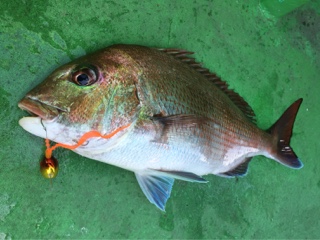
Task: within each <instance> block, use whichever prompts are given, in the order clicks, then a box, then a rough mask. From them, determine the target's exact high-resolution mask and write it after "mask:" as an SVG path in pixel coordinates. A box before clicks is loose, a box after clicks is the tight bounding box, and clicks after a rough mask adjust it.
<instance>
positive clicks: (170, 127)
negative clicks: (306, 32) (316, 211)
mask: <svg viewBox="0 0 320 240" xmlns="http://www.w3.org/2000/svg"><path fill="white" fill-rule="evenodd" d="M192 54H193V52H190V51H187V50H181V49H173V48H171V49H165V48H152V47H145V46H139V45H127V44H116V45H112V46H109V47H106V48H104V49H101V50H98V51H96V52H94V53H91V54H88V55H85V56H82V57H80V58H78V59H76V60H73V61H71V62H69V63H67V64H65V65H63V66H61V67H59V68H57V69H56V70H54V71H53V72H52V73H51V74H50V75H49V76H48V77H47V78H46V79H45V80H44V81H43V82H42V83H40V84H39V85H38V86H36V87H35V88H34V89H32V90H31V91H30V92H28V93H27V94H26V95H25V97H24V98H23V99H22V100H21V101H20V102H19V103H18V106H19V107H20V108H21V109H22V110H25V111H27V112H29V113H30V115H31V116H26V117H23V118H21V119H20V120H19V124H20V126H21V127H22V128H23V129H25V130H26V131H28V132H30V133H31V134H33V135H36V136H38V137H41V138H48V139H50V140H51V141H53V142H56V143H61V144H69V145H72V144H75V143H76V142H77V141H78V140H79V139H80V138H81V136H83V135H85V134H86V133H88V132H90V131H95V132H98V135H96V137H91V138H88V139H87V140H86V141H85V143H83V144H81V146H79V147H77V148H75V149H73V151H74V152H76V153H77V154H80V155H82V156H84V157H87V158H89V159H92V160H97V161H101V162H104V163H107V164H111V165H114V166H117V167H120V168H123V169H126V170H129V171H132V172H133V173H134V174H135V176H136V179H137V181H138V184H139V186H140V188H141V190H142V191H143V193H144V194H145V196H146V197H147V199H148V200H149V201H150V202H151V203H152V204H154V205H155V206H156V207H158V208H159V209H160V210H162V211H165V205H166V203H167V200H168V199H169V197H170V194H171V190H172V186H173V184H174V181H175V180H176V179H178V180H184V181H189V182H197V183H207V180H205V179H204V178H203V176H205V175H208V174H213V175H217V176H221V177H226V178H236V177H242V176H245V175H246V174H247V173H248V165H249V163H250V161H251V159H252V158H253V157H254V156H257V155H263V156H265V157H267V158H270V159H272V160H275V161H276V162H278V163H280V164H282V165H284V166H287V167H289V168H292V169H300V168H302V166H303V163H302V162H301V160H300V159H299V158H298V157H297V155H296V154H295V152H294V151H293V149H292V147H291V146H290V139H291V136H292V129H293V125H294V122H295V119H296V115H297V112H298V110H299V107H300V105H301V103H302V98H299V99H298V100H296V101H295V102H294V103H292V104H291V105H290V106H289V107H288V108H287V110H286V111H285V112H284V113H283V114H282V115H281V116H280V118H279V119H278V120H277V121H276V122H275V123H274V124H273V125H272V126H271V127H270V128H268V129H266V130H263V129H260V128H259V127H258V126H257V125H256V120H255V119H256V118H255V113H254V111H253V110H252V108H251V107H250V106H249V104H248V103H247V102H246V101H245V100H244V99H243V98H242V97H241V96H240V95H239V94H238V93H236V92H235V91H234V90H232V89H230V88H229V85H228V84H227V83H226V82H225V81H223V80H222V79H221V78H220V77H219V76H218V75H217V74H215V73H212V72H210V71H209V70H208V69H206V68H204V67H202V64H200V63H198V62H197V61H196V60H195V59H194V58H193V57H192ZM111 133H112V134H111ZM108 134H109V135H108ZM110 134H111V135H110ZM104 135H108V136H110V137H108V138H104V137H102V136H104Z"/></svg>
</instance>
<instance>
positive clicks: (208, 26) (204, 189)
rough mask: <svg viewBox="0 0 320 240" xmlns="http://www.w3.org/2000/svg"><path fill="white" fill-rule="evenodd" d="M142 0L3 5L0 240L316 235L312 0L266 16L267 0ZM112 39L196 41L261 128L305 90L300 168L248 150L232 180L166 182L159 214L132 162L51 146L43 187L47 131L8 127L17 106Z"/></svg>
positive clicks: (297, 139)
mask: <svg viewBox="0 0 320 240" xmlns="http://www.w3.org/2000/svg"><path fill="white" fill-rule="evenodd" d="M6 2H7V3H6ZM65 2H68V3H65ZM142 2H143V1H134V0H132V1H116V0H114V1H99V0H95V1H94V0H92V1H90V2H89V1H82V0H72V1H59V0H46V1H44V0H41V1H40V0H39V1H32V0H24V1H23V0H22V1H20V0H19V1H18V0H15V1H14V0H10V1H5V0H2V1H0V9H1V15H0V54H1V57H0V77H1V78H0V80H1V85H0V107H1V111H0V141H1V145H0V146H1V147H0V164H1V165H0V166H1V167H0V239H10V238H13V239H19V238H50V239H53V238H64V239H65V238H67V239H68V238H72V239H75V238H76V239H81V238H83V239H84V238H90V239H96V238H220V239H226V238H285V239H289V238H320V228H319V226H320V218H319V216H320V174H319V172H320V160H319V159H318V158H319V156H320V150H319V149H320V147H319V132H320V131H319V125H318V124H319V122H320V117H319V116H320V110H319V100H320V97H319V89H320V83H319V80H320V79H319V78H320V77H319V76H320V55H319V54H320V33H319V29H320V3H319V1H309V2H308V3H306V4H305V5H303V6H302V7H300V8H296V9H295V10H294V11H292V12H290V13H288V14H284V13H280V14H279V13H277V12H273V14H271V13H270V11H274V10H272V8H270V6H272V4H271V5H270V1H269V2H268V1H267V2H268V3H265V4H264V5H262V4H260V3H259V2H260V1H256V0H250V1H249V0H243V1H241V0H239V1H235V0H229V1H222V0H213V1H206V0H202V1H201V0H199V1H191V0H180V1H160V0H158V1H156V0H153V1H148V3H147V2H145V3H142ZM273 2H275V4H276V3H277V4H279V2H280V3H281V2H288V1H283V0H282V1H280V0H279V1H276V0H275V1H273ZM268 4H269V5H268ZM267 8H269V9H270V11H268V10H267ZM273 15H282V16H278V17H277V18H276V17H274V16H273ZM114 43H135V44H141V45H147V46H157V47H171V48H172V47H175V48H183V49H188V50H191V51H195V52H196V57H197V59H198V60H199V61H201V62H203V63H204V65H205V66H206V67H208V68H210V69H211V70H212V71H214V72H216V73H217V74H218V75H220V76H221V77H222V78H223V79H225V80H226V81H228V83H229V84H230V85H231V86H232V88H234V89H236V90H237V92H239V93H240V95H242V96H243V97H244V98H245V99H246V100H247V101H248V102H249V103H250V105H251V106H252V107H253V109H254V110H255V112H256V114H257V118H258V125H259V126H260V127H262V128H267V127H269V126H270V125H271V124H272V123H273V122H274V121H275V120H276V119H277V118H278V117H279V116H280V115H281V114H282V112H283V111H284V110H285V109H286V107H288V106H289V105H290V104H291V103H292V102H293V101H294V100H296V99H298V98H300V97H303V98H304V102H303V104H302V106H301V108H300V112H299V114H298V117H297V121H296V124H295V128H294V134H293V138H292V142H291V143H292V146H293V148H294V149H295V152H296V153H297V154H298V155H299V157H300V158H301V160H302V161H303V163H304V165H305V166H304V168H303V169H301V170H292V169H289V168H286V167H284V166H282V165H280V164H277V163H275V162H274V161H271V160H268V159H266V158H264V157H256V158H255V160H254V161H252V163H251V164H250V170H249V174H248V176H246V177H245V178H241V179H239V180H238V181H236V180H235V179H225V178H220V177H216V176H212V175H210V176H207V177H206V179H207V180H209V183H208V184H192V183H186V182H182V181H176V183H175V185H174V187H173V191H172V195H171V198H170V199H169V201H168V203H167V208H166V210H167V211H166V213H163V212H161V211H159V210H158V209H157V208H156V207H155V206H154V205H152V204H150V203H149V202H148V200H147V199H146V197H145V196H144V195H143V193H142V191H141V190H140V189H139V186H138V184H137V182H136V180H135V177H134V175H133V174H132V173H131V172H128V171H125V170H122V169H119V168H116V167H113V166H109V165H106V164H103V163H99V162H95V161H91V160H88V159H86V158H83V157H80V156H78V155H76V154H75V153H73V152H70V151H68V150H59V151H57V152H56V153H55V155H56V157H57V158H58V159H59V160H60V173H59V175H58V177H57V178H56V179H55V180H54V181H53V185H52V187H51V186H50V182H49V181H48V180H46V179H43V178H42V177H41V175H40V173H39V170H38V160H39V158H40V156H41V155H42V153H43V140H41V139H40V138H37V137H35V136H33V135H31V134H29V133H27V132H25V131H24V130H23V129H22V128H21V127H20V126H19V125H18V120H19V119H20V118H21V117H22V116H25V115H26V113H25V112H22V111H21V110H20V109H18V107H17V102H18V101H19V100H20V99H21V98H22V97H23V96H24V94H25V93H26V92H27V91H29V90H30V89H31V88H32V87H34V86H35V85H37V84H38V83H40V82H41V81H42V80H43V79H44V78H45V77H46V76H47V75H48V74H49V73H50V72H51V71H52V70H53V69H55V68H56V67H58V66H59V65H61V64H63V63H66V62H67V61H69V60H70V59H74V58H76V57H78V56H81V55H83V54H86V53H89V52H92V51H94V50H96V49H99V48H102V47H105V46H108V45H111V44H114Z"/></svg>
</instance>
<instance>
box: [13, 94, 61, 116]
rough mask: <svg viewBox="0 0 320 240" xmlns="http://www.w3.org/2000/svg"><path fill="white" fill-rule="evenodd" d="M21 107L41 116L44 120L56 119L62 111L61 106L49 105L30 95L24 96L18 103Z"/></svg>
mask: <svg viewBox="0 0 320 240" xmlns="http://www.w3.org/2000/svg"><path fill="white" fill-rule="evenodd" d="M18 106H19V108H21V109H22V110H25V111H27V112H29V113H30V114H31V115H33V116H37V117H40V118H41V119H43V120H48V121H54V120H55V119H56V118H57V117H58V116H59V114H60V112H61V111H62V110H61V109H59V108H56V107H53V106H50V105H47V104H45V103H43V102H41V101H39V100H36V99H31V98H29V97H25V98H23V99H22V100H21V101H20V102H19V103H18Z"/></svg>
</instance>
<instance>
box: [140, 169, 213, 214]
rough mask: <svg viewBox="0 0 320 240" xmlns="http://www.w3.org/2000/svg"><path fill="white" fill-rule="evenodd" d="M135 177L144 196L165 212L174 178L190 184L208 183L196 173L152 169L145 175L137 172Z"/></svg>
mask: <svg viewBox="0 0 320 240" xmlns="http://www.w3.org/2000/svg"><path fill="white" fill-rule="evenodd" d="M135 175H136V178H137V180H138V183H139V185H140V188H141V190H142V192H143V193H144V195H146V197H147V198H148V200H149V201H150V202H151V203H152V204H154V205H156V206H157V207H158V208H159V209H160V210H162V211H165V205H166V202H167V200H168V199H169V197H170V194H171V189H172V186H173V183H174V178H177V179H180V180H185V181H189V182H199V183H206V182H207V181H206V180H205V179H203V178H202V177H200V176H198V175H196V174H194V173H190V172H180V171H164V170H153V169H150V170H148V171H147V172H145V173H137V172H136V173H135Z"/></svg>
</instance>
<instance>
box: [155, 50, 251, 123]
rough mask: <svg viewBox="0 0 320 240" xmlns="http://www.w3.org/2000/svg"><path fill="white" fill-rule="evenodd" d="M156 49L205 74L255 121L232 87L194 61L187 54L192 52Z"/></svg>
mask: <svg viewBox="0 0 320 240" xmlns="http://www.w3.org/2000/svg"><path fill="white" fill-rule="evenodd" d="M158 50H159V51H162V52H165V53H167V54H169V55H171V56H173V57H175V58H176V59H178V60H180V61H181V62H183V63H185V64H188V65H189V66H190V67H192V68H193V69H194V70H196V71H197V72H199V73H200V74H202V75H203V76H205V77H206V78H207V79H208V80H209V82H211V83H212V84H214V85H215V86H216V87H218V88H219V89H221V90H222V91H223V92H224V93H225V94H226V95H227V96H228V97H229V99H230V100H231V101H232V102H233V103H234V104H235V105H236V106H237V107H238V108H239V109H240V110H241V111H242V112H243V113H244V114H245V115H246V116H247V118H248V119H249V120H250V121H252V122H253V123H255V114H254V112H253V110H252V108H251V107H250V106H249V104H248V103H247V102H246V101H245V100H244V99H243V98H242V97H241V96H240V95H239V94H238V93H236V92H234V91H233V90H232V89H229V88H228V87H229V85H228V83H226V82H224V81H222V80H221V78H219V77H218V76H217V75H216V74H214V73H211V72H210V71H209V69H207V68H203V67H202V64H201V63H198V62H196V60H195V59H194V58H192V57H189V56H188V55H192V54H194V52H190V51H187V50H181V49H176V48H173V49H163V48H161V49H158Z"/></svg>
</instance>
